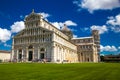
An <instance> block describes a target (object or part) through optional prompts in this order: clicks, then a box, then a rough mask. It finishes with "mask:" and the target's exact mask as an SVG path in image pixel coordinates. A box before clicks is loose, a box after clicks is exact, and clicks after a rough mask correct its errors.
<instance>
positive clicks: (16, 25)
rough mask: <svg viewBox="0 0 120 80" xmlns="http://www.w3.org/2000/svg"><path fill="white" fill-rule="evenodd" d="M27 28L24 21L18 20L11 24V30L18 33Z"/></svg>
mask: <svg viewBox="0 0 120 80" xmlns="http://www.w3.org/2000/svg"><path fill="white" fill-rule="evenodd" d="M24 28H25V25H24V22H23V21H17V22H15V23H14V24H13V25H12V26H11V32H12V33H17V32H19V31H21V30H23V29H24Z"/></svg>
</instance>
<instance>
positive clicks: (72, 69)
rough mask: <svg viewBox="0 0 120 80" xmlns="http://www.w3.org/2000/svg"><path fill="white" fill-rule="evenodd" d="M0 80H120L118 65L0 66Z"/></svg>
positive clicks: (21, 64) (29, 64) (38, 64)
mask: <svg viewBox="0 0 120 80" xmlns="http://www.w3.org/2000/svg"><path fill="white" fill-rule="evenodd" d="M0 80H120V63H79V64H78V63H76V64H41V63H18V64H16V63H10V64H0Z"/></svg>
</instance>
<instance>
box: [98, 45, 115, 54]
mask: <svg viewBox="0 0 120 80" xmlns="http://www.w3.org/2000/svg"><path fill="white" fill-rule="evenodd" d="M100 49H101V52H103V51H109V52H114V51H117V48H116V47H115V46H109V45H107V46H102V45H100Z"/></svg>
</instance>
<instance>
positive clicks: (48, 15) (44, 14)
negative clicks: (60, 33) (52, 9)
mask: <svg viewBox="0 0 120 80" xmlns="http://www.w3.org/2000/svg"><path fill="white" fill-rule="evenodd" d="M38 14H41V15H42V16H43V18H48V17H50V14H48V13H45V12H41V13H38Z"/></svg>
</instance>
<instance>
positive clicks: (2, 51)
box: [0, 50, 11, 53]
mask: <svg viewBox="0 0 120 80" xmlns="http://www.w3.org/2000/svg"><path fill="white" fill-rule="evenodd" d="M0 53H11V51H5V50H0Z"/></svg>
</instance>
